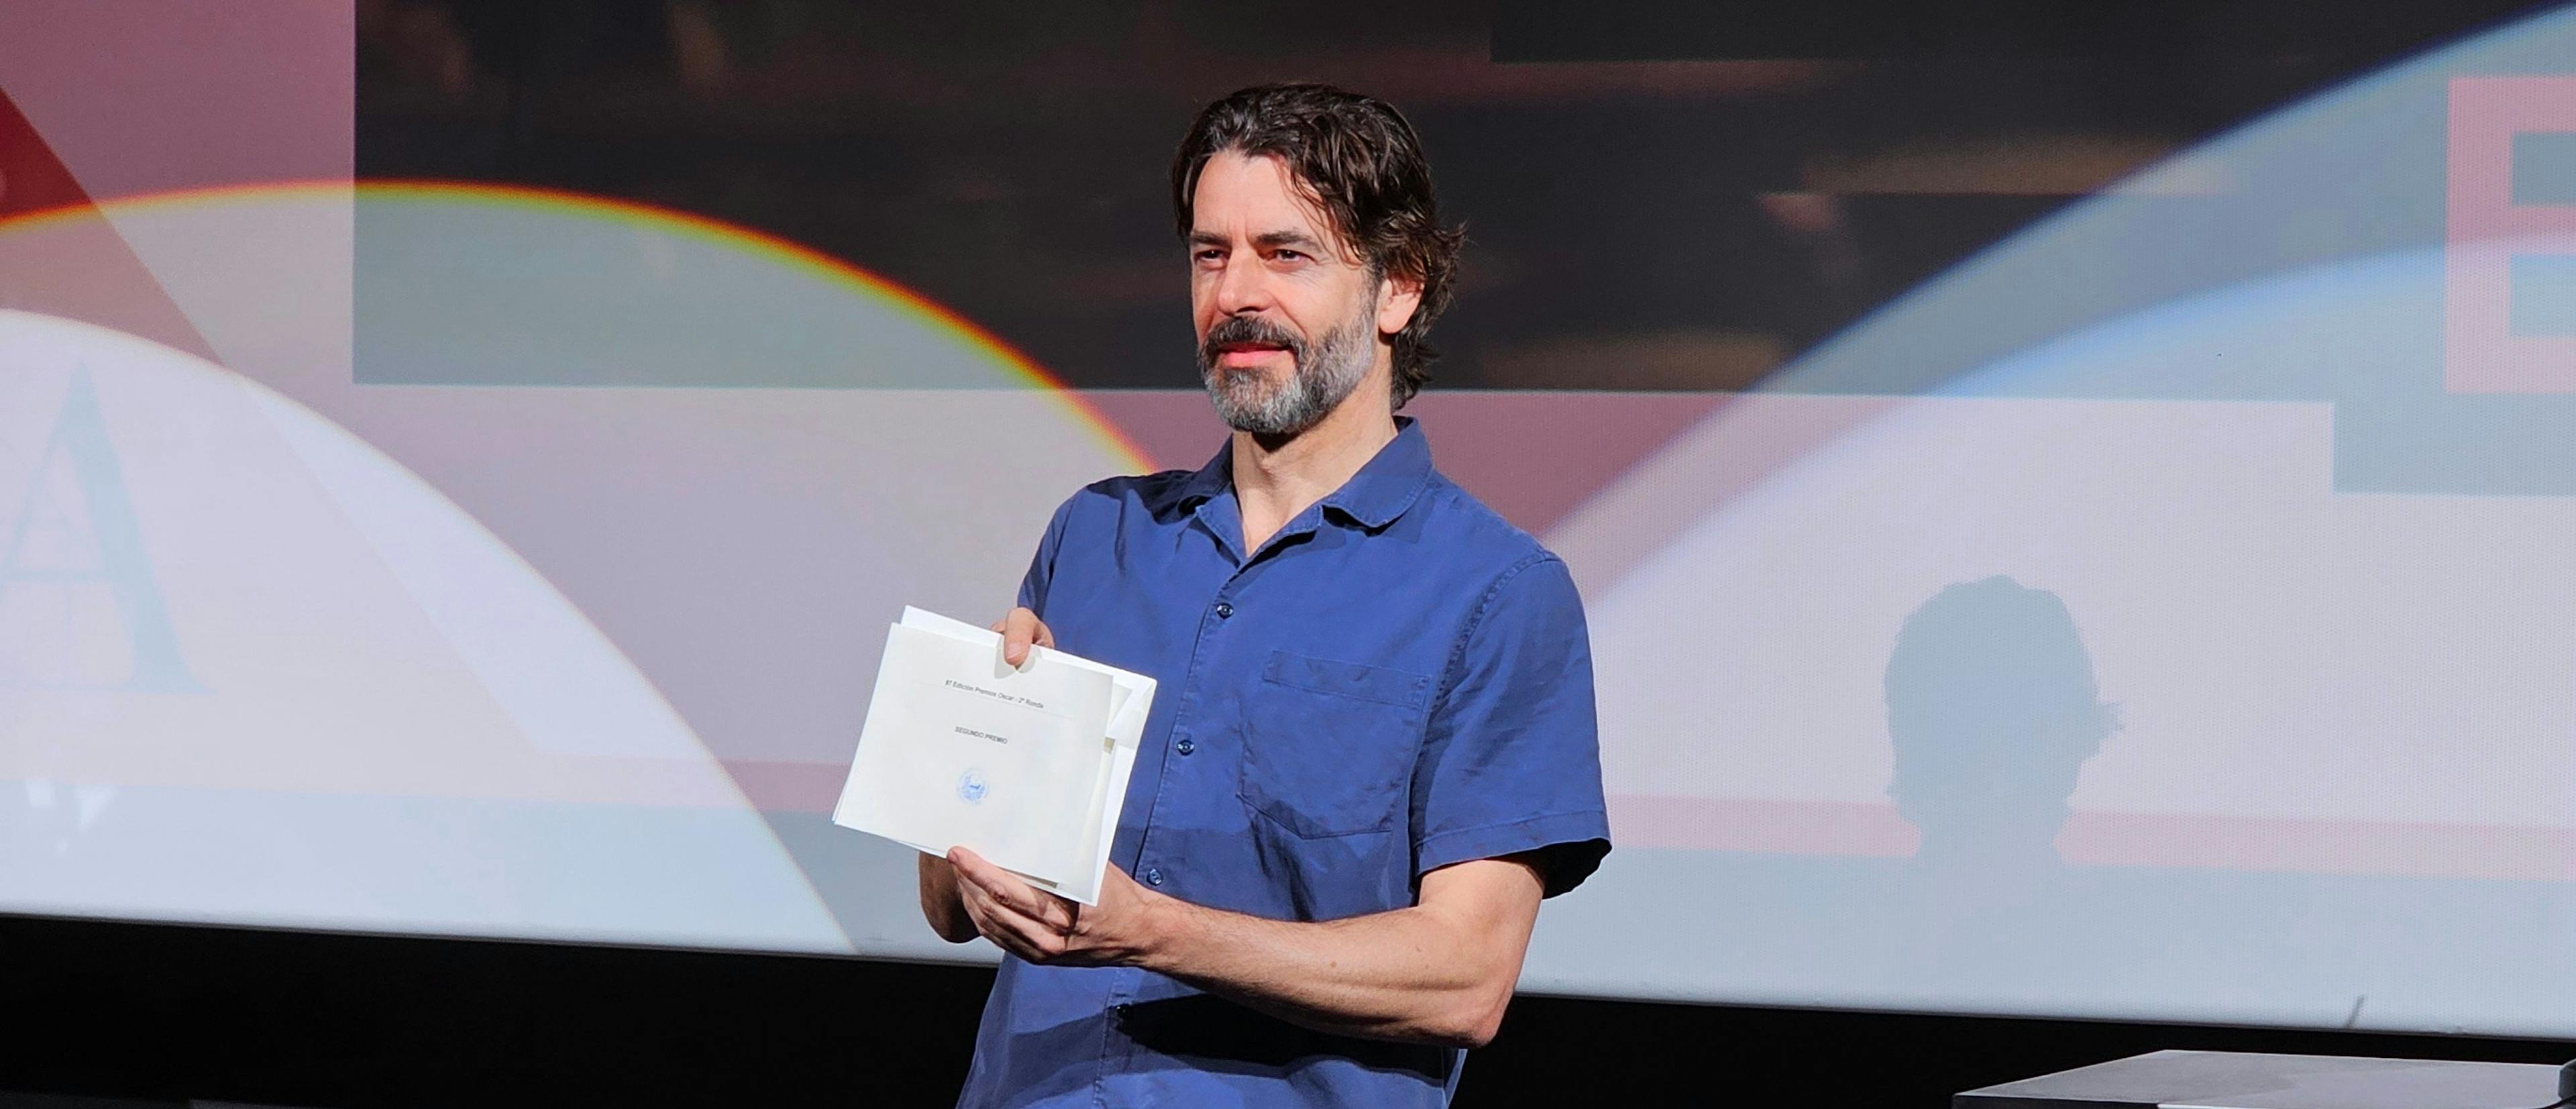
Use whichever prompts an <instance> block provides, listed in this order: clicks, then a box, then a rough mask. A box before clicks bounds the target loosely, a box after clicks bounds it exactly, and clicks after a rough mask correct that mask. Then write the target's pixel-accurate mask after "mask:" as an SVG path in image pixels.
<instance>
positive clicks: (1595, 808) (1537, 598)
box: [960, 419, 1610, 1106]
mask: <svg viewBox="0 0 2576 1109" xmlns="http://www.w3.org/2000/svg"><path fill="white" fill-rule="evenodd" d="M1398 425H1399V430H1398V432H1397V434H1396V437H1395V439H1394V441H1392V442H1390V443H1389V444H1388V445H1387V446H1386V447H1384V448H1383V449H1381V450H1380V451H1379V452H1378V454H1377V456H1376V457H1375V458H1373V459H1371V460H1370V461H1369V463H1368V464H1367V465H1366V466H1365V467H1363V468H1361V470H1360V472H1359V473H1358V474H1356V475H1354V476H1353V477H1352V478H1351V480H1350V481H1349V483H1347V484H1345V485H1344V486H1342V488H1341V489H1339V490H1337V491H1335V492H1334V493H1333V494H1332V495H1330V496H1327V497H1325V498H1324V499H1323V500H1322V501H1320V502H1318V503H1317V504H1315V505H1314V506H1312V507H1310V508H1308V509H1307V510H1306V511H1304V512H1302V513H1300V514H1299V515H1298V516H1297V517H1296V518H1295V519H1293V520H1291V521H1289V522H1288V524H1287V525H1286V526H1285V527H1283V528H1281V529H1280V531H1279V534H1277V535H1276V536H1273V537H1272V538H1271V539H1270V540H1269V541H1268V542H1267V543H1265V544H1264V545H1263V546H1262V548H1261V549H1260V550H1258V551H1256V552H1252V553H1251V554H1250V555H1249V556H1248V557H1247V556H1246V554H1245V552H1244V551H1243V544H1242V534H1243V532H1242V526H1241V520H1240V516H1239V515H1238V513H1237V510H1236V504H1235V497H1234V486H1233V480H1232V476H1231V473H1230V467H1229V461H1230V454H1229V452H1227V451H1219V452H1218V453H1217V456H1216V458H1215V459H1214V460H1213V461H1211V462H1209V463H1208V465H1207V466H1205V467H1204V468H1201V469H1199V470H1197V471H1195V472H1190V471H1178V470H1176V471H1170V472H1166V473H1160V474H1153V475H1149V476H1145V477H1133V478H1116V479H1112V480H1109V481H1104V482H1100V483H1098V484H1096V485H1092V486H1090V487H1088V488H1086V489H1084V490H1082V491H1081V492H1079V493H1077V494H1075V495H1074V496H1073V498H1072V499H1071V500H1068V501H1066V502H1065V503H1064V506H1063V507H1062V508H1059V509H1057V510H1056V514H1055V519H1054V520H1053V522H1051V523H1050V524H1049V525H1048V526H1047V531H1046V536H1045V538H1044V539H1043V540H1041V541H1040V543H1039V545H1038V552H1037V557H1036V559H1035V561H1034V562H1033V564H1032V565H1031V566H1030V568H1029V573H1028V577H1027V579H1026V581H1024V582H1023V583H1022V585H1021V587H1020V603H1022V604H1024V605H1026V606H1028V607H1029V608H1032V609H1035V610H1036V611H1037V613H1038V615H1039V617H1040V618H1041V619H1043V620H1045V621H1046V623H1047V626H1048V628H1049V629H1050V630H1052V631H1053V632H1054V633H1055V637H1056V642H1057V644H1058V645H1059V646H1061V647H1062V648H1063V649H1064V650H1067V651H1070V652H1073V653H1075V654H1078V655H1082V656H1085V657H1088V658H1093V659H1098V660H1100V661H1102V662H1106V663H1109V664H1111V665H1114V666H1120V667H1125V668H1127V669H1130V670H1135V671H1138V672H1140V673H1145V674H1151V675H1153V676H1154V677H1155V678H1156V679H1157V680H1158V682H1159V688H1158V689H1157V691H1156V694H1155V698H1154V706H1153V713H1152V716H1151V717H1150V719H1149V720H1148V721H1147V724H1146V728H1145V735H1144V740H1143V746H1142V748H1141V750H1140V751H1139V753H1138V755H1137V760H1136V772H1135V777H1134V779H1133V780H1132V781H1131V782H1130V783H1129V786H1128V790H1127V800H1126V808H1125V810H1124V811H1123V813H1122V814H1121V816H1120V818H1119V824H1118V835H1117V838H1116V840H1115V841H1114V842H1113V844H1112V847H1111V854H1110V865H1112V866H1118V867H1122V868H1124V869H1125V870H1126V871H1127V873H1129V874H1130V875H1133V876H1134V877H1135V879H1136V880H1137V881H1139V882H1142V883H1145V884H1146V885H1148V886H1150V887H1152V888H1154V889H1156V890H1159V891H1161V892H1163V893H1166V894H1170V895H1172V896H1174V897H1178V898H1180V899H1182V900H1185V901H1190V902H1193V903H1196V904H1200V905H1205V906H1209V907H1211V908H1217V909H1226V910H1231V911H1234V912H1239V913H1247V914H1251V915H1254V916H1261V917H1269V918H1272V919H1278V920H1333V919H1338V918H1341V917H1351V916H1359V915H1362V914H1366V913H1375V912H1384V911H1387V910H1391V909H1399V908H1404V907H1406V906H1409V905H1412V904H1413V903H1414V900H1415V895H1416V892H1417V890H1418V888H1419V885H1420V881H1421V877H1422V875H1423V874H1425V873H1427V872H1429V871H1431V870H1434V869H1437V868H1439V867H1443V866H1447V865H1450V864H1452V863H1458V862H1465V861H1467V860H1471V859H1484V858H1494V857H1498V856H1502V855H1513V854H1521V853H1525V852H1536V853H1537V854H1536V856H1535V860H1536V861H1537V862H1538V863H1539V864H1540V869H1541V870H1542V872H1543V873H1544V874H1545V876H1546V883H1547V891H1548V893H1550V894H1551V895H1553V894H1556V893H1561V892H1563V891H1565V890H1567V889H1571V888H1573V887H1574V885H1575V884H1576V883H1578V882H1581V881H1582V880H1583V879H1584V877H1585V876H1587V875H1589V874H1590V873H1591V872H1592V870H1593V868H1594V867H1596V866H1598V865H1599V863H1600V860H1601V856H1602V855H1603V854H1604V853H1606V852H1607V851H1608V850H1609V846H1610V844H1609V824H1608V821H1607V819H1606V817H1605V815H1604V808H1603V805H1602V796H1601V766H1600V756H1599V750H1598V747H1597V744H1596V741H1595V736H1594V720H1593V703H1592V660H1591V651H1590V648H1589V646H1588V645H1587V642H1586V639H1585V635H1584V625H1583V610H1582V604H1581V602H1580V600H1579V599H1578V598H1577V597H1576V595H1575V590H1574V582H1573V579H1572V578H1570V577H1569V576H1568V575H1567V574H1566V570H1565V566H1564V564H1563V563H1561V562H1559V561H1558V560H1557V558H1556V556H1555V555H1553V554H1550V553H1548V551H1547V550H1546V549H1545V548H1542V547H1540V546H1539V544H1538V542H1537V541H1536V540H1534V539H1532V538H1531V537H1530V536H1529V535H1528V534H1526V533H1524V532H1522V531H1520V530H1519V529H1517V528H1514V527H1512V526H1511V525H1510V524H1509V523H1506V522H1505V521H1504V520H1503V519H1502V518H1501V517H1500V516H1497V515H1495V514H1494V512H1493V511H1492V510H1490V509H1487V508H1486V507H1485V506H1484V505H1482V504H1480V503H1478V502H1477V501H1476V499H1475V498H1473V497H1470V496H1468V495H1467V493H1466V492H1465V491H1464V490H1462V489H1460V488H1459V487H1458V486H1456V485H1454V484H1451V483H1450V481H1449V480H1448V479H1447V478H1445V477H1442V476H1441V475H1440V473H1439V472H1438V471H1436V470H1434V469H1432V466H1431V450H1430V446H1429V444H1428V443H1427V442H1426V441H1425V440H1424V438H1423V434H1422V430H1421V428H1420V427H1419V426H1418V425H1416V424H1415V423H1414V421H1412V420H1410V419H1399V420H1398ZM1463 1055H1464V1053H1463V1052H1461V1051H1458V1050H1456V1049H1452V1048H1443V1047H1434V1046H1426V1045H1417V1044H1396V1043H1386V1042H1381V1041H1373V1040H1363V1039H1356V1038H1351V1037H1343V1036H1333V1035H1327V1034H1324V1033H1319V1032H1313V1031H1309V1030H1306V1029H1303V1028H1299V1027H1297V1026H1295V1025H1292V1024H1289V1023H1287V1022H1285V1021H1281V1020H1277V1019H1275V1018H1272V1017H1269V1016H1266V1015H1263V1014H1261V1013H1258V1012H1255V1011H1253V1010H1251V1009H1249V1008H1246V1007H1244V1006H1241V1005H1238V1004H1236V1003H1234V1002H1232V1001H1228V1000H1226V999H1224V998H1221V997H1216V996H1212V995H1208V994H1203V993H1201V992H1199V991H1197V990H1195V989H1193V988H1191V987H1189V986H1186V985H1183V984H1181V983H1179V982H1176V981H1173V980H1172V979H1170V978H1166V977H1164V976H1162V975H1158V974H1153V973H1150V972H1147V971H1142V970H1136V969H1130V968H1085V967H1043V966H1034V965H1031V964H1029V963H1025V962H1022V961H1021V960H1019V959H1018V958H1015V957H1009V956H1005V957H1004V959H1003V961H1002V967H1001V972H1000V976H999V977H998V978H997V979H996V980H995V982H994V984H993V994H992V997H991V998H990V1000H988V1001H987V1002H986V1003H985V1007H984V1019H983V1025H982V1027H981V1029H980V1030H979V1032H978V1034H977V1039H976V1045H975V1063H974V1068H973V1070H972V1072H971V1073H970V1074H969V1076H968V1078H967V1081H966V1088H965V1092H964V1094H963V1096H962V1097H961V1099H960V1104H963V1105H970V1106H1003V1105H1009V1106H1021V1105H1050V1106H1054V1105H1085V1106H1131V1105H1186V1106H1199V1105H1244V1106H1268V1105H1297V1106H1308V1105H1366V1106H1408V1105H1441V1104H1445V1103H1446V1102H1447V1100H1448V1097H1449V1095H1450V1093H1451V1092H1452V1091H1454V1090H1455V1089H1456V1084H1457V1077H1458V1073H1459V1067H1460V1064H1461V1062H1462V1058H1463Z"/></svg>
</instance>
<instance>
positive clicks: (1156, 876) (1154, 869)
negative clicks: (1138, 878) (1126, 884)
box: [1145, 866, 1163, 886]
mask: <svg viewBox="0 0 2576 1109" xmlns="http://www.w3.org/2000/svg"><path fill="white" fill-rule="evenodd" d="M1145 884H1146V885H1149V886H1159V885H1162V884H1163V868H1162V867H1159V866H1149V867H1146V868H1145Z"/></svg>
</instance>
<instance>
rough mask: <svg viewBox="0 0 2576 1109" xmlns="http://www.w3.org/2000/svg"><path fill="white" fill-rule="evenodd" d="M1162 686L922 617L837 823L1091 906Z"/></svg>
mask: <svg viewBox="0 0 2576 1109" xmlns="http://www.w3.org/2000/svg"><path fill="white" fill-rule="evenodd" d="M1153 704H1154V679H1152V678H1148V677H1146V676H1144V675H1142V674H1135V673H1130V672H1128V671H1125V670H1120V669H1118V668H1117V667H1114V666H1103V665H1101V664H1099V663H1097V662H1093V661H1091V660H1089V659H1085V658H1078V657H1075V656H1073V655H1069V654H1065V653H1064V652H1062V651H1056V650H1051V649H1048V648H1045V647H1031V648H1029V657H1028V658H1027V659H1026V660H1025V661H1024V662H1023V663H1022V664H1021V665H1019V666H1017V667H1013V666H1011V665H1009V664H1008V663H1005V662H1003V661H1002V637H1001V636H1000V635H998V634H996V633H993V632H990V631H986V630H984V629H982V628H979V627H976V626H974V625H972V624H968V623H964V622H962V621H958V620H951V619H949V618H947V617H945V616H940V615H938V614H936V613H930V612H924V611H922V610H920V609H917V608H906V609H904V610H903V620H902V621H901V622H900V623H897V624H895V625H894V626H893V627H891V628H888V629H887V630H886V647H885V661H884V662H882V663H880V664H879V665H878V667H877V688H876V694H875V696H873V697H871V698H870V699H869V701H868V718H867V723H866V724H865V725H863V726H862V727H861V728H860V731H859V753H858V755H857V757H855V758H853V759H851V760H850V780H849V783H848V784H847V785H844V786H842V787H841V803H840V804H839V805H838V806H836V807H834V808H833V810H832V822H833V823H835V824H839V825H842V826H843V827H848V828H856V829H858V830H859V831H862V832H867V833H869V834H871V835H879V836H884V837H885V838H887V839H890V840H893V841H895V842H897V843H901V844H905V845H907V846H910V847H914V848H917V849H919V850H922V851H927V852H929V853H931V854H934V855H944V854H946V853H947V852H948V849H949V848H950V847H955V846H964V847H966V848H967V849H969V850H971V851H974V852H975V853H976V854H979V855H982V856H984V857H985V858H987V859H990V860H992V861H993V863H994V865H996V866H999V867H1002V868H1003V869H1005V870H1009V871H1012V872H1013V873H1016V874H1019V875H1020V876H1022V877H1025V878H1027V879H1028V880H1029V881H1031V882H1032V883H1035V884H1036V885H1037V886H1039V887H1040V888H1042V889H1047V890H1051V891H1053V892H1055V893H1057V894H1060V895H1062V896H1064V897H1067V898H1070V899H1072V900H1074V901H1078V902H1081V903H1082V904H1085V905H1095V904H1098V903H1099V901H1100V876H1101V872H1102V871H1103V870H1104V869H1105V868H1107V866H1108V865H1109V842H1110V840H1111V838H1112V837H1114V836H1115V835H1116V834H1117V832H1118V812H1119V809H1120V808H1122V807H1123V806H1124V805H1125V803H1126V800H1127V779H1128V777H1129V776H1130V775H1131V774H1132V773H1134V771H1135V769H1136V743H1137V740H1138V739H1139V738H1140V737H1142V736H1143V735H1144V734H1145V714H1146V713H1147V712H1148V711H1150V710H1151V709H1152V708H1153Z"/></svg>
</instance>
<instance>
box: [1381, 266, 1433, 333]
mask: <svg viewBox="0 0 2576 1109" xmlns="http://www.w3.org/2000/svg"><path fill="white" fill-rule="evenodd" d="M1421 307H1422V279H1421V278H1418V277H1406V276H1404V275H1402V274H1392V273H1391V274H1388V275H1387V276H1386V280H1384V281H1380V282H1378V283H1377V333H1378V334H1379V335H1381V336H1384V335H1393V334H1395V333H1396V332H1399V331H1402V330H1404V328H1405V325H1406V324H1410V323H1412V322H1413V313H1414V312H1415V311H1417V310H1419V309H1420V308H1421Z"/></svg>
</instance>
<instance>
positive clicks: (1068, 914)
mask: <svg viewBox="0 0 2576 1109" xmlns="http://www.w3.org/2000/svg"><path fill="white" fill-rule="evenodd" d="M1022 611H1027V610H1025V609H1023V610H1022ZM948 864H949V865H950V866H951V867H954V868H955V869H956V873H957V896H958V897H959V899H961V900H963V901H964V902H965V903H966V916H967V917H968V919H971V920H973V921H974V922H975V930H976V931H978V932H981V933H983V936H984V938H985V939H988V940H991V941H993V943H994V945H995V946H998V947H1000V948H1001V949H1002V950H1004V951H1008V952H1010V953H1011V954H1013V955H1017V956H1019V957H1020V958H1022V959H1026V960H1028V961H1029V962H1032V963H1043V964H1047V965H1051V966H1078V967H1100V966H1134V965H1136V964H1138V963H1141V962H1143V961H1144V960H1145V958H1146V957H1147V956H1148V955H1149V954H1150V953H1151V952H1152V950H1153V947H1154V943H1155V940H1156V939H1157V938H1158V936H1157V932H1158V930H1159V929H1160V928H1161V927H1162V926H1163V921H1164V918H1165V917H1166V915H1168V914H1169V912H1170V911H1171V910H1172V909H1174V908H1176V907H1178V906H1179V904H1180V903H1179V902H1176V901H1173V900H1172V899H1171V898H1168V897H1164V896H1163V895H1161V894H1158V893H1154V892H1152V891H1150V890H1147V889H1146V888H1145V887H1143V886H1139V885H1137V884H1136V880H1135V879H1133V878H1130V877H1128V876H1127V872H1126V871H1123V870H1120V869H1118V868H1117V867H1114V866H1113V867H1110V868H1108V870H1106V871H1104V872H1103V873H1102V874H1101V882H1100V903H1099V904H1097V905H1092V906H1089V907H1085V906H1082V905H1077V904H1075V903H1073V902H1071V901H1067V900H1065V899H1064V898H1061V897H1058V896H1056V895H1054V894H1052V893H1048V892H1046V891H1045V890H1042V889H1039V888H1037V887H1035V886H1032V885H1030V884H1028V883H1027V882H1024V881H1021V880H1020V878H1019V876H1017V875H1015V874H1012V873H1011V872H1010V871H1007V870H1004V869H1002V868H1000V867H998V866H994V865H993V864H992V863H990V862H987V861H985V859H984V857H983V856H981V855H977V854H976V853H974V852H973V851H969V850H967V849H965V848H963V847H954V848H950V849H949V851H948Z"/></svg>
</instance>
